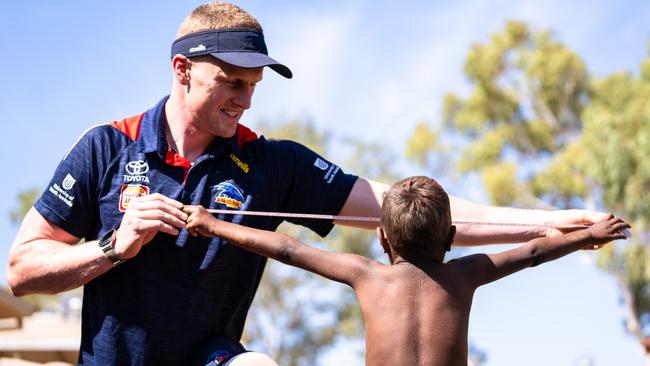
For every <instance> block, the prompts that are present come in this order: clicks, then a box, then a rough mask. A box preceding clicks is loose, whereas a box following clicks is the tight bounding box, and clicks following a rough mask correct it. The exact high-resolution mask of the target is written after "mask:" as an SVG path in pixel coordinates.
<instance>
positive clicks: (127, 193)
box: [120, 184, 149, 212]
mask: <svg viewBox="0 0 650 366" xmlns="http://www.w3.org/2000/svg"><path fill="white" fill-rule="evenodd" d="M148 194H149V187H147V186H143V185H141V184H124V185H122V189H121V190H120V211H122V212H124V211H126V209H127V208H129V203H131V200H133V199H134V198H137V197H142V196H146V195H148Z"/></svg>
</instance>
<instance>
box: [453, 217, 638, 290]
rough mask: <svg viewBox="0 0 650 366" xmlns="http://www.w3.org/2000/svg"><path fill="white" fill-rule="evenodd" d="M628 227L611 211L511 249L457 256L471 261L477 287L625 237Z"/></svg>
mask: <svg viewBox="0 0 650 366" xmlns="http://www.w3.org/2000/svg"><path fill="white" fill-rule="evenodd" d="M629 227H630V224H628V223H626V222H625V221H623V220H622V219H620V218H617V217H614V216H613V215H611V214H610V215H608V216H607V217H606V218H605V219H604V220H602V221H599V222H597V223H596V224H594V225H593V226H591V227H589V228H586V229H582V230H578V231H574V232H571V233H568V234H564V235H559V236H553V237H549V238H537V239H533V240H531V241H529V242H528V243H526V244H524V245H522V246H520V247H518V248H515V249H512V250H508V251H505V252H501V253H496V254H490V255H486V254H475V255H470V256H467V257H463V258H460V259H459V261H463V262H465V261H467V262H471V264H469V263H468V265H471V266H472V267H473V269H474V270H472V271H468V272H471V273H470V274H469V275H470V276H473V277H474V280H475V281H474V282H475V284H476V286H477V287H478V286H480V285H483V284H486V283H489V282H492V281H496V280H498V279H499V278H502V277H505V276H507V275H510V274H512V273H514V272H517V271H520V270H522V269H524V268H528V267H534V266H536V265H538V264H541V263H544V262H548V261H552V260H555V259H558V258H561V257H563V256H565V255H567V254H569V253H572V252H575V251H577V250H580V249H586V248H588V247H591V246H593V245H602V244H605V243H608V242H610V241H612V240H620V239H626V236H625V235H624V234H623V233H622V230H623V229H626V228H629Z"/></svg>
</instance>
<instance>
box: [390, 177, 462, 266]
mask: <svg viewBox="0 0 650 366" xmlns="http://www.w3.org/2000/svg"><path fill="white" fill-rule="evenodd" d="M455 233H456V228H455V227H454V226H452V224H451V212H450V209H449V197H448V196H447V193H445V191H444V190H443V189H442V187H441V186H440V185H439V184H438V183H437V182H436V181H435V180H433V179H432V178H428V177H409V178H406V179H404V180H401V181H399V182H397V183H395V184H393V185H392V186H391V187H390V189H389V190H388V191H387V192H386V193H384V201H383V204H382V206H381V228H380V229H379V236H380V238H381V239H383V240H384V241H386V242H387V243H382V244H384V245H386V244H387V245H389V246H390V249H391V250H392V251H394V252H395V253H397V254H399V255H400V256H401V257H402V258H404V259H406V260H409V259H416V258H421V257H423V256H425V257H426V258H430V256H431V255H433V256H434V259H436V260H440V261H442V260H443V259H444V256H445V252H446V251H448V250H449V249H450V247H451V243H452V242H453V240H454V234H455ZM391 261H392V256H391Z"/></svg>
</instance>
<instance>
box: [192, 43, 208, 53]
mask: <svg viewBox="0 0 650 366" xmlns="http://www.w3.org/2000/svg"><path fill="white" fill-rule="evenodd" d="M205 50H206V48H205V46H204V45H202V44H200V45H198V46H196V47H192V48H190V52H199V51H205Z"/></svg>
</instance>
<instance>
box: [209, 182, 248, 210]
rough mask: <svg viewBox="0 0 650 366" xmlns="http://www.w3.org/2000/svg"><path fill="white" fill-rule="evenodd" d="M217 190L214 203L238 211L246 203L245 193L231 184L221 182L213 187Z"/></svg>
mask: <svg viewBox="0 0 650 366" xmlns="http://www.w3.org/2000/svg"><path fill="white" fill-rule="evenodd" d="M213 189H215V190H216V194H215V197H214V202H216V203H220V204H222V205H224V206H226V207H227V208H234V209H238V208H239V207H241V205H242V204H243V203H244V192H243V191H242V190H241V188H239V187H237V186H236V185H235V184H234V183H231V182H221V183H219V184H217V185H216V186H214V187H213Z"/></svg>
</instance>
